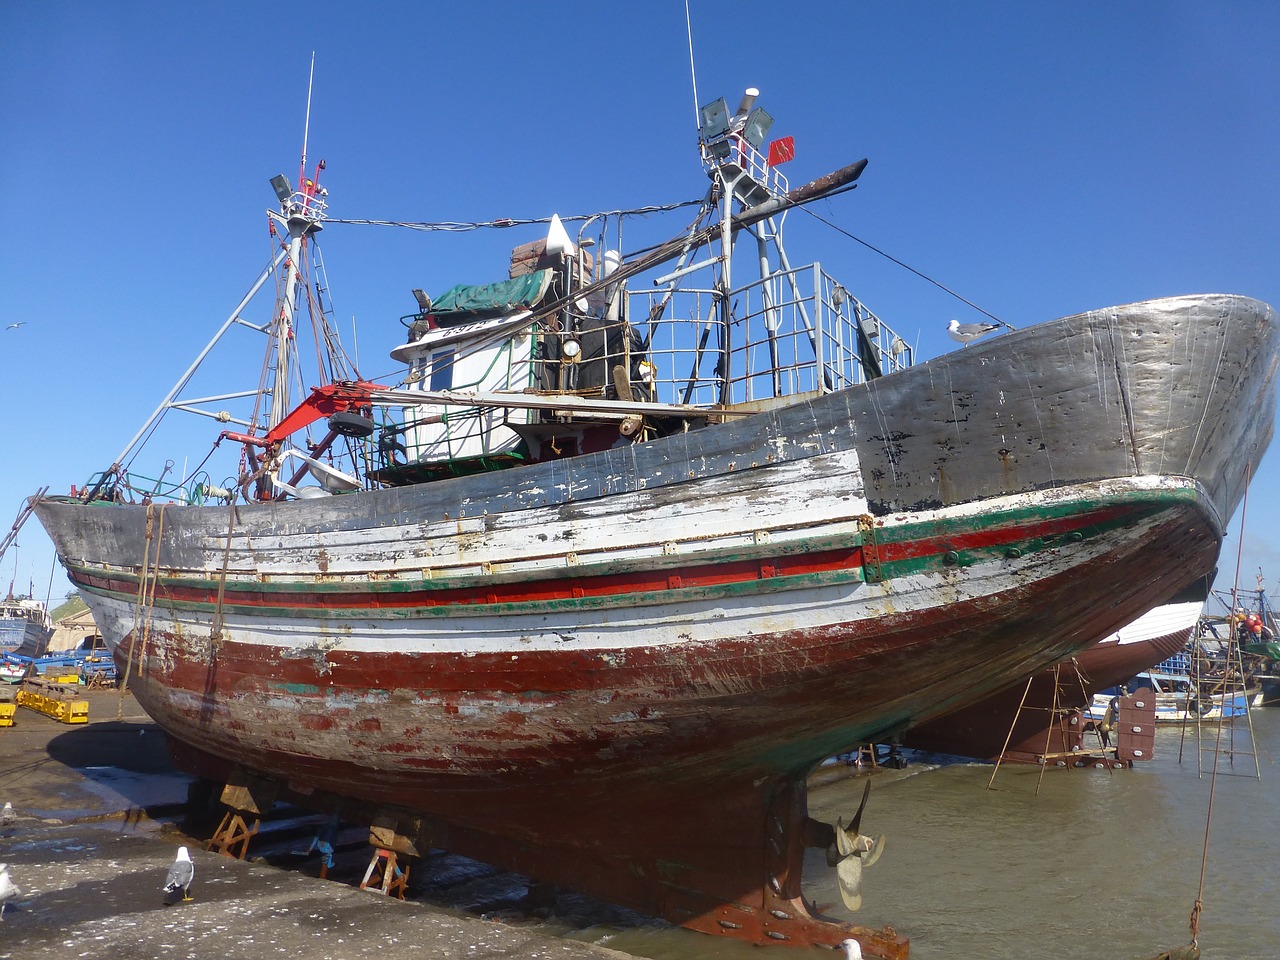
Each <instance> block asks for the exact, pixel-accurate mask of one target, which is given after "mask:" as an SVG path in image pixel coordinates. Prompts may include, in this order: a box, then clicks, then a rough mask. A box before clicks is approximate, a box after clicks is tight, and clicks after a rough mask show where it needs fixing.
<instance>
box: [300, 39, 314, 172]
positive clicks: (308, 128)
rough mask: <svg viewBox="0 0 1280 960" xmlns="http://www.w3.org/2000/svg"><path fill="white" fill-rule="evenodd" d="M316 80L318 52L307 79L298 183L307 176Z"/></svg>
mask: <svg viewBox="0 0 1280 960" xmlns="http://www.w3.org/2000/svg"><path fill="white" fill-rule="evenodd" d="M315 79H316V52H315V51H314V50H312V51H311V75H310V76H308V77H307V119H306V122H305V123H304V124H303V125H302V163H301V164H300V166H299V168H298V181H299V182H301V181H302V178H303V177H305V176H306V175H307V138H308V137H309V136H310V135H311V85H312V84H313V83H314V82H315Z"/></svg>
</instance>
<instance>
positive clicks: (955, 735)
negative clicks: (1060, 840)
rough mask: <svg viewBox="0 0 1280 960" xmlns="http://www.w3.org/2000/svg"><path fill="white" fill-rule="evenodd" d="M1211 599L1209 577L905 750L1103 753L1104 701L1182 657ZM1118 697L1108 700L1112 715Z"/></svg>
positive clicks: (1028, 759)
mask: <svg viewBox="0 0 1280 960" xmlns="http://www.w3.org/2000/svg"><path fill="white" fill-rule="evenodd" d="M1207 595H1208V580H1207V579H1206V578H1202V579H1201V580H1199V581H1197V582H1196V583H1195V584H1193V585H1191V586H1190V587H1187V588H1185V589H1183V590H1181V591H1179V593H1178V594H1177V595H1176V596H1174V597H1172V598H1170V600H1169V602H1167V603H1162V604H1160V605H1159V606H1158V607H1155V608H1154V609H1152V610H1148V611H1147V612H1146V613H1144V614H1142V616H1140V617H1138V618H1137V619H1136V620H1134V621H1133V622H1132V623H1128V624H1125V625H1124V626H1123V627H1121V628H1120V629H1119V630H1117V631H1115V632H1114V633H1112V634H1110V635H1109V636H1107V637H1104V638H1103V639H1101V640H1099V641H1098V642H1097V643H1095V644H1093V645H1092V646H1089V647H1086V648H1085V649H1084V650H1082V651H1080V652H1079V653H1078V654H1076V655H1074V656H1072V657H1069V658H1068V659H1066V660H1064V661H1062V662H1060V663H1057V664H1055V665H1054V666H1053V667H1051V668H1049V669H1046V670H1041V671H1040V672H1039V673H1036V674H1034V675H1032V676H1031V677H1030V678H1027V679H1024V680H1022V681H1020V682H1018V683H1015V684H1011V685H1010V686H1008V687H1005V688H1004V689H1003V690H998V691H996V692H995V693H993V694H991V695H989V696H986V697H981V698H979V699H977V700H975V701H974V702H972V703H968V704H965V705H964V706H962V707H961V708H960V709H958V710H955V711H953V712H951V713H948V714H946V715H945V716H942V717H938V718H936V719H934V720H928V721H926V722H924V723H922V724H920V725H918V726H915V727H913V728H911V729H910V730H908V731H907V733H906V735H905V736H904V737H903V744H904V745H905V746H908V747H911V748H913V749H917V750H925V751H929V752H932V753H947V754H955V755H957V756H962V757H976V758H978V759H982V760H993V761H994V760H1004V761H1010V760H1012V761H1021V762H1025V763H1039V762H1041V761H1042V760H1043V758H1045V757H1047V756H1062V755H1065V754H1070V753H1077V752H1085V751H1089V750H1093V749H1096V748H1100V747H1102V746H1103V745H1104V744H1103V738H1102V737H1100V736H1099V735H1098V734H1097V733H1095V732H1094V731H1095V729H1096V725H1095V724H1092V723H1090V720H1091V719H1094V718H1093V717H1092V715H1091V712H1090V707H1091V706H1092V705H1093V703H1094V700H1095V697H1096V695H1098V694H1100V693H1101V692H1102V691H1104V690H1108V689H1110V688H1112V687H1116V686H1118V685H1119V684H1122V683H1125V682H1126V681H1129V680H1131V679H1132V678H1134V677H1135V676H1137V675H1138V674H1141V673H1143V672H1144V671H1146V670H1148V669H1150V668H1151V667H1153V666H1155V665H1156V664H1158V663H1161V662H1162V661H1165V660H1167V659H1168V658H1170V657H1172V656H1174V655H1175V654H1178V653H1179V652H1181V651H1182V650H1183V649H1184V648H1185V647H1186V646H1187V644H1188V643H1189V642H1190V641H1191V640H1192V638H1193V637H1194V635H1195V631H1196V625H1197V624H1198V623H1199V622H1200V615H1201V611H1202V609H1203V607H1204V603H1205V600H1206V598H1207ZM1139 686H1141V684H1140V683H1138V684H1130V687H1131V689H1135V690H1136V689H1138V687H1139ZM1114 695H1115V694H1114V693H1109V694H1107V695H1106V696H1105V697H1103V698H1102V699H1103V701H1104V706H1103V709H1104V710H1105V707H1106V704H1109V703H1110V701H1111V699H1112V697H1113V696H1114ZM1096 712H1097V711H1096V710H1095V711H1093V713H1096ZM1101 716H1102V714H1099V715H1098V718H1097V719H1100V718H1101ZM1145 759H1150V754H1149V753H1148V754H1147V755H1146V756H1145Z"/></svg>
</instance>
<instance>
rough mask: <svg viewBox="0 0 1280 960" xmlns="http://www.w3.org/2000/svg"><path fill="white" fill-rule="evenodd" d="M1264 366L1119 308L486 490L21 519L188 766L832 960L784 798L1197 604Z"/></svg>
mask: <svg viewBox="0 0 1280 960" xmlns="http://www.w3.org/2000/svg"><path fill="white" fill-rule="evenodd" d="M1276 347H1277V325H1276V317H1275V313H1274V312H1273V311H1272V310H1271V309H1270V308H1268V307H1266V306H1265V305H1263V304H1260V303H1257V302H1256V301H1252V300H1247V299H1244V298H1233V297H1199V298H1178V299H1175V300H1169V301H1154V302H1152V303H1148V304H1136V305H1132V306H1130V307H1123V308H1116V309H1114V310H1108V311H1098V312H1096V313H1093V314H1086V315H1082V316H1080V317H1074V318H1070V319H1068V320H1063V321H1057V322H1055V323H1052V324H1045V325H1043V326H1042V327H1038V328H1032V329H1029V330H1024V331H1020V332H1018V333H1016V334H1011V335H1009V336H1006V337H1003V338H1000V339H999V340H996V341H993V342H992V343H991V344H989V345H984V346H981V347H978V346H972V347H969V348H966V349H965V350H962V351H958V352H957V353H956V354H953V355H951V356H948V357H944V358H941V359H939V360H937V361H933V362H931V363H929V364H925V365H922V366H918V367H915V368H912V369H911V370H908V371H906V372H905V373H902V374H895V375H894V376H892V377H886V378H883V379H882V380H879V381H875V382H873V383H871V384H868V385H865V386H860V387H855V388H852V389H850V390H847V391H842V392H839V393H834V394H829V395H827V396H824V397H820V398H818V399H817V400H812V401H807V402H804V403H799V404H795V405H793V406H791V407H787V408H783V409H780V410H776V411H771V412H767V413H761V414H757V415H756V416H753V417H749V418H744V419H742V420H740V421H738V422H735V423H728V424H724V425H720V426H711V427H707V428H704V429H700V430H693V431H690V432H688V433H684V434H680V435H677V436H672V437H668V438H665V439H662V440H657V441H652V442H649V443H644V444H637V445H634V446H629V447H623V448H620V449H613V450H607V451H604V452H602V453H598V454H590V455H585V456H581V457H576V458H572V459H570V460H565V461H554V462H551V463H544V464H537V465H533V466H528V467H524V468H520V469H515V470H510V471H506V472H502V473H498V474H489V475H483V476H475V477H465V478H458V479H454V480H444V481H439V482H435V483H431V484H423V485H420V486H414V487H401V488H394V489H387V490H379V491H371V492H360V493H352V494H347V495H343V496H338V497H332V498H328V499H324V500H307V501H296V502H279V503H268V504H259V505H249V506H238V507H235V508H234V509H229V508H217V507H187V506H172V505H171V506H159V505H150V506H147V505H138V506H117V505H100V504H95V505H89V506H87V505H83V504H80V503H75V502H67V501H60V500H57V499H50V500H44V501H42V502H40V503H39V504H38V505H37V506H36V511H37V513H38V515H39V516H40V519H41V521H42V522H43V523H44V525H45V527H46V528H47V529H48V530H49V532H50V535H51V536H52V538H53V539H54V541H55V543H56V544H57V546H58V551H59V555H60V556H61V558H62V559H63V562H64V563H65V564H66V566H67V570H68V573H69V575H70V577H71V578H72V580H73V581H74V582H75V583H76V585H77V586H78V587H80V589H81V590H82V592H83V594H84V595H85V596H86V599H87V600H88V602H89V604H90V606H91V607H92V608H93V612H94V616H95V620H96V622H97V623H98V625H99V627H100V629H101V630H102V633H103V635H104V636H105V637H106V638H107V640H108V641H109V642H110V643H111V644H113V645H114V646H115V648H116V657H117V661H118V663H119V665H120V669H121V670H122V671H128V672H130V673H131V676H132V680H131V685H132V687H133V689H134V691H135V693H136V695H137V697H138V699H139V701H140V702H141V703H142V704H143V705H144V706H145V707H146V709H147V710H148V711H149V712H150V713H151V714H152V715H153V716H154V717H155V718H156V719H157V721H158V722H159V723H160V724H162V725H163V726H164V728H165V729H166V730H167V731H169V732H170V734H171V735H172V736H173V737H174V738H175V739H176V740H177V741H178V742H179V743H181V744H184V745H186V747H187V748H188V749H187V750H186V754H187V756H188V759H189V761H190V762H191V763H192V765H193V766H199V765H201V764H203V765H204V768H205V769H207V770H212V771H215V772H218V773H226V772H227V771H228V770H229V769H230V768H231V767H232V766H238V767H242V768H246V769H249V770H253V771H258V772H260V773H264V774H269V775H270V776H271V777H273V778H274V779H276V780H277V781H279V782H280V783H281V784H283V785H284V786H285V787H286V788H287V789H290V790H293V791H295V792H296V793H300V794H310V795H312V796H315V797H319V796H321V795H324V796H326V797H329V798H331V800H332V802H335V803H344V802H345V803H346V805H347V806H346V809H350V808H351V806H352V804H351V801H358V802H359V805H360V806H361V808H362V809H364V810H366V811H368V810H371V809H373V808H375V807H377V806H378V805H385V806H388V807H395V808H398V809H401V810H403V811H407V812H409V813H412V814H413V815H414V816H417V817H420V818H422V819H421V820H420V821H419V822H418V827H417V829H419V830H420V831H421V832H422V834H423V837H424V840H429V841H430V842H437V843H440V844H441V845H444V846H449V847H450V848H452V849H456V850H458V851H460V852H463V853H469V854H472V855H475V856H479V857H481V858H484V859H487V860H490V861H492V862H495V863H498V864H501V865H503V866H507V867H510V868H513V869H516V870H520V871H522V872H525V873H529V874H532V875H534V876H537V877H539V878H541V879H544V880H547V881H550V882H557V883H562V884H565V885H569V886H574V887H577V888H578V889H582V890H585V891H587V892H590V893H593V894H596V895H598V896H601V897H604V898H607V899H612V900H616V901H618V902H621V903H625V904H628V905H631V906H633V907H636V908H638V909H641V910H645V911H648V912H651V913H654V914H657V915H661V916H665V917H667V918H669V919H672V920H674V921H676V922H680V923H684V924H686V925H688V926H691V927H694V928H696V929H701V930H706V931H708V932H713V933H718V934H723V935H727V936H731V937H738V938H743V939H750V940H753V941H756V942H760V943H768V942H786V943H792V944H803V943H835V942H838V941H839V940H840V939H842V938H843V937H845V936H847V935H849V932H850V930H851V929H853V928H850V926H849V925H847V924H842V923H837V922H828V921H826V920H824V919H822V918H815V917H812V916H811V915H810V913H809V911H808V909H807V908H806V906H805V905H804V903H803V902H802V900H801V898H800V886H799V885H800V865H801V856H802V852H803V846H804V843H805V840H806V837H807V836H808V837H810V838H811V837H812V835H813V831H812V830H811V829H810V825H809V824H808V823H807V820H806V808H805V800H804V786H803V782H804V776H805V774H806V773H807V772H808V771H809V770H810V769H811V768H812V767H813V766H814V765H815V764H817V763H818V762H819V761H821V760H822V759H823V758H824V757H826V756H829V755H831V754H833V753H836V752H839V751H841V750H843V749H846V748H848V747H850V746H851V745H853V744H856V743H858V742H861V741H866V740H871V739H881V738H884V737H886V736H888V735H891V734H893V733H894V732H896V731H899V730H902V729H905V728H906V727H908V726H909V725H911V724H913V723H918V722H920V721H922V720H926V719H928V718H930V717H933V716H937V715H940V714H941V713H943V712H946V711H948V710H950V709H954V707H955V706H956V704H958V703H961V702H964V701H966V700H967V699H969V698H971V697H973V696H975V695H980V694H985V693H987V692H990V691H992V690H995V689H998V688H999V687H1001V686H1004V685H1007V684H1008V683H1009V682H1010V681H1012V680H1013V679H1015V678H1016V677H1018V676H1026V675H1027V674H1029V673H1031V672H1033V671H1035V670H1037V669H1039V668H1041V667H1043V666H1045V665H1047V664H1050V663H1052V662H1054V661H1056V660H1059V659H1061V658H1063V657H1066V656H1069V655H1071V654H1072V653H1074V652H1075V651H1077V650H1079V649H1080V648H1082V647H1084V646H1085V645H1087V644H1088V643H1090V642H1092V641H1093V640H1095V639H1096V638H1097V637H1098V636H1101V635H1105V634H1107V633H1109V632H1111V631H1114V630H1116V629H1118V628H1119V627H1120V626H1122V625H1123V624H1125V623H1127V622H1129V621H1131V620H1133V619H1134V618H1135V617H1137V616H1138V615H1139V614H1140V613H1141V612H1142V611H1144V610H1146V609H1149V608H1150V607H1151V606H1153V605H1155V604H1156V603H1159V602H1160V601H1162V600H1163V599H1165V598H1167V597H1168V596H1170V595H1171V594H1172V593H1173V592H1174V590H1175V589H1176V588H1177V587H1179V586H1180V585H1181V584H1182V583H1184V582H1185V581H1186V578H1187V577H1188V576H1189V575H1197V574H1204V573H1207V572H1208V571H1209V570H1210V569H1211V568H1212V567H1213V565H1214V562H1215V560H1216V557H1217V553H1218V546H1219V543H1220V537H1221V531H1222V525H1223V523H1224V522H1225V520H1226V518H1227V517H1229V516H1230V514H1231V512H1232V510H1233V509H1234V507H1235V505H1236V503H1237V501H1238V499H1239V497H1240V495H1241V492H1242V490H1243V485H1244V482H1245V473H1246V463H1245V462H1244V461H1242V460H1241V458H1240V455H1239V454H1240V451H1241V450H1250V451H1255V452H1256V454H1257V455H1258V456H1260V455H1261V452H1262V451H1263V450H1264V449H1265V447H1266V445H1267V443H1268V441H1269V439H1270V429H1271V424H1272V422H1273V419H1274V405H1275V389H1274V380H1275V356H1276ZM855 935H856V936H858V937H859V939H861V940H862V941H863V944H864V949H866V950H867V951H868V952H869V953H871V954H872V955H879V956H886V957H890V956H904V955H905V952H906V947H905V943H904V942H903V941H902V940H901V939H900V938H898V937H897V935H896V934H895V933H893V931H891V930H888V929H886V930H883V931H867V930H865V929H863V928H856V929H855Z"/></svg>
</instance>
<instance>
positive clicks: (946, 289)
mask: <svg viewBox="0 0 1280 960" xmlns="http://www.w3.org/2000/svg"><path fill="white" fill-rule="evenodd" d="M855 186H857V184H851V185H850V186H848V187H845V188H844V190H837V191H835V192H834V193H830V194H828V195H827V199H830V198H831V197H835V196H839V195H840V194H841V193H844V192H845V191H846V190H852V189H853V188H854V187H855ZM800 209H802V210H804V212H805V213H807V214H808V215H809V216H811V217H813V218H814V219H815V220H817V221H818V222H819V223H825V224H826V225H827V226H828V227H830V228H831V229H832V230H834V231H836V233H839V234H843V235H844V236H846V237H848V238H849V239H850V240H852V241H854V242H855V243H860V244H862V245H863V246H864V247H866V248H867V249H868V250H870V251H871V252H872V253H878V254H879V255H880V256H882V257H884V258H885V259H886V260H888V261H889V262H891V263H896V264H897V265H898V266H900V267H902V268H903V269H904V270H908V271H910V272H911V273H914V274H915V275H916V276H917V277H919V278H920V279H921V280H924V281H926V282H927V283H931V284H933V285H934V286H935V287H937V288H938V289H939V290H941V291H943V292H944V293H948V294H950V295H951V296H953V297H955V298H956V299H957V300H959V301H960V302H961V303H963V304H966V305H968V306H970V307H973V309H975V310H977V311H978V312H979V313H980V314H982V315H983V316H985V317H990V318H991V319H992V320H994V321H995V322H996V323H998V324H1000V326H1002V327H1004V328H1005V329H1007V330H1016V329H1017V327H1015V326H1014V325H1013V324H1011V323H1008V322H1007V321H1005V320H1001V319H1000V318H999V317H997V316H996V315H995V314H994V313H992V312H991V311H989V310H984V309H982V307H980V306H978V305H977V304H976V303H974V302H973V301H972V300H969V299H967V298H965V297H962V296H961V295H960V294H958V293H956V292H955V291H954V290H952V289H951V288H950V287H948V286H947V285H946V284H944V283H941V282H939V281H937V280H935V279H933V277H931V276H929V275H928V274H925V273H921V272H920V271H919V270H917V269H916V268H915V267H913V266H911V265H910V264H908V263H903V262H902V261H901V260H899V259H898V258H897V257H895V256H893V255H892V254H890V253H887V252H885V251H884V250H881V249H880V248H879V247H877V246H876V245H875V244H872V243H868V242H867V241H866V240H863V239H862V238H861V237H856V236H854V235H853V234H852V233H850V232H849V231H848V230H846V229H844V227H841V226H837V225H836V224H834V223H832V222H831V221H830V220H828V219H827V218H826V217H824V216H822V215H821V214H817V213H814V212H813V210H811V209H809V208H808V207H801V208H800Z"/></svg>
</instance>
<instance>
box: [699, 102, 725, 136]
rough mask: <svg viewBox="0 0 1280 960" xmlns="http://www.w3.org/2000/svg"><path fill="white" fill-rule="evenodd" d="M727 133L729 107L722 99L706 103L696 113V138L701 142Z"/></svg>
mask: <svg viewBox="0 0 1280 960" xmlns="http://www.w3.org/2000/svg"><path fill="white" fill-rule="evenodd" d="M728 132H729V105H728V104H727V103H725V102H724V97H721V98H720V99H719V100H715V101H713V102H711V103H708V104H707V105H706V106H704V107H702V108H701V109H700V110H699V111H698V136H700V137H701V138H702V140H703V142H706V141H708V140H714V139H715V138H716V137H722V136H724V135H725V134H726V133H728Z"/></svg>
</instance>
